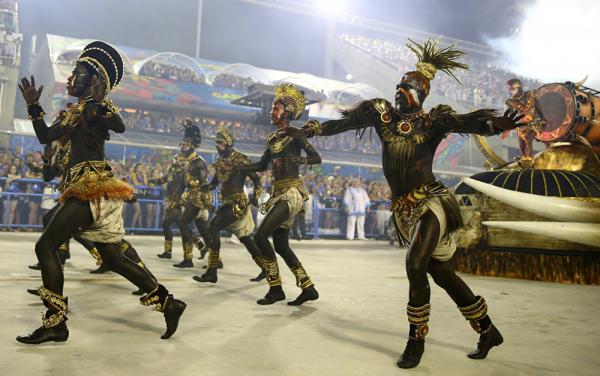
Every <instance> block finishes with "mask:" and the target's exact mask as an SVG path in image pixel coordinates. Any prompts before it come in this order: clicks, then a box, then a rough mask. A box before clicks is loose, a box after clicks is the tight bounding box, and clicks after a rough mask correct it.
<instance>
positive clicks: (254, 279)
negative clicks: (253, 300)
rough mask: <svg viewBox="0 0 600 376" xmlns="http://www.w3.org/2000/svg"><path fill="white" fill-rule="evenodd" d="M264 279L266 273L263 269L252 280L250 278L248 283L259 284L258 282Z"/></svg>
mask: <svg viewBox="0 0 600 376" xmlns="http://www.w3.org/2000/svg"><path fill="white" fill-rule="evenodd" d="M265 278H267V272H266V271H265V270H264V269H263V270H261V271H260V274H259V275H257V276H256V277H254V278H250V281H251V282H260V281H262V280H263V279H265Z"/></svg>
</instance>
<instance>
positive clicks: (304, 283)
mask: <svg viewBox="0 0 600 376" xmlns="http://www.w3.org/2000/svg"><path fill="white" fill-rule="evenodd" d="M291 270H292V273H294V277H296V286H298V287H300V288H301V289H303V290H304V289H305V288H308V287H310V286H313V285H314V283H312V281H311V279H310V277H309V276H308V274H306V270H304V267H303V266H302V265H298V266H297V267H296V268H293V269H291Z"/></svg>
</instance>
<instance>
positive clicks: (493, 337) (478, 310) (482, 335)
mask: <svg viewBox="0 0 600 376" xmlns="http://www.w3.org/2000/svg"><path fill="white" fill-rule="evenodd" d="M458 309H459V310H460V311H461V313H462V314H463V316H464V317H465V319H467V320H468V321H469V324H471V327H472V328H473V329H474V330H475V331H476V332H477V333H479V343H477V350H475V351H472V352H470V353H469V354H467V356H468V357H469V358H471V359H485V357H486V356H487V354H488V352H489V351H490V349H491V348H492V347H494V346H500V345H501V344H502V342H503V341H504V339H503V338H502V334H500V332H499V331H498V329H497V328H496V327H495V326H494V325H493V324H492V320H491V319H490V317H489V316H488V314H487V311H488V306H487V303H486V301H485V299H484V298H483V297H482V296H477V297H476V300H475V302H474V303H473V304H471V305H468V306H465V307H458Z"/></svg>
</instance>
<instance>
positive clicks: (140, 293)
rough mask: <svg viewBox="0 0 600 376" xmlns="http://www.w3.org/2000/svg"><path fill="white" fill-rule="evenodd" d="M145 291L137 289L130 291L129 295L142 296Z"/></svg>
mask: <svg viewBox="0 0 600 376" xmlns="http://www.w3.org/2000/svg"><path fill="white" fill-rule="evenodd" d="M144 293H145V291H144V290H142V289H141V288H139V289H137V290H136V291H132V292H131V295H138V296H139V295H144Z"/></svg>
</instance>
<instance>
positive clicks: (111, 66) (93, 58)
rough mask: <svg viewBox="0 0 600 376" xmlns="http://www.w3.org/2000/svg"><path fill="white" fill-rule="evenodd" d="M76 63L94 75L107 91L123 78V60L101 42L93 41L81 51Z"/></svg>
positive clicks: (112, 48)
mask: <svg viewBox="0 0 600 376" xmlns="http://www.w3.org/2000/svg"><path fill="white" fill-rule="evenodd" d="M77 63H80V64H83V65H85V66H86V67H87V68H88V69H89V70H90V72H93V73H96V74H97V75H98V76H99V77H101V78H102V79H104V80H105V81H106V83H107V88H108V90H111V89H113V88H114V87H115V86H117V85H118V84H119V82H121V79H122V78H123V59H122V58H121V55H120V54H119V52H118V51H117V50H116V49H115V48H114V47H112V46H111V45H109V44H108V43H105V42H102V41H95V42H92V43H90V44H88V45H87V46H85V48H84V49H83V51H81V55H79V58H77Z"/></svg>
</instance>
